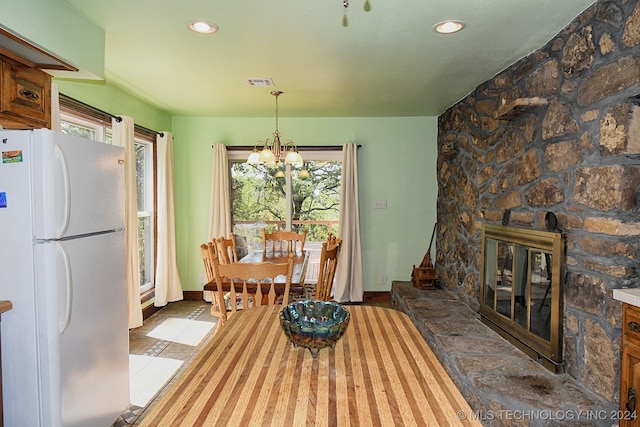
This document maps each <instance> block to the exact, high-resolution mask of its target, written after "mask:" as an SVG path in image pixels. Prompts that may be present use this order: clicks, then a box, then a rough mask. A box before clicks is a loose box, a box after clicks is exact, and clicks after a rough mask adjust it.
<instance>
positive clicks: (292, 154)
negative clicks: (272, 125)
mask: <svg viewBox="0 0 640 427" xmlns="http://www.w3.org/2000/svg"><path fill="white" fill-rule="evenodd" d="M271 95H273V96H275V97H276V130H275V132H273V140H272V139H269V138H267V139H266V140H264V141H258V142H257V143H256V145H255V146H254V147H253V151H252V152H251V154H249V158H248V159H247V163H248V164H250V165H267V166H278V165H279V164H280V163H281V162H282V163H284V164H286V165H291V164H294V163H296V164H297V163H302V157H301V156H300V154H299V153H298V148H297V147H296V145H295V144H294V143H293V141H291V140H287V141H285V142H281V141H280V135H281V133H280V131H278V97H279V96H280V95H282V92H281V91H279V90H274V91H273V92H271ZM259 145H260V146H262V150H260V151H258V146H259Z"/></svg>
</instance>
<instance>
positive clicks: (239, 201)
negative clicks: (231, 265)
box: [229, 150, 342, 283]
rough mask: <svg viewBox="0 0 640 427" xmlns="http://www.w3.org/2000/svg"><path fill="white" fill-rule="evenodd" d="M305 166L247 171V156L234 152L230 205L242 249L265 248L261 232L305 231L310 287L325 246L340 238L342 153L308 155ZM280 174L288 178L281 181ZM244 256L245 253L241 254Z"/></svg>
mask: <svg viewBox="0 0 640 427" xmlns="http://www.w3.org/2000/svg"><path fill="white" fill-rule="evenodd" d="M302 156H303V158H304V160H305V162H304V164H303V165H302V166H286V168H284V169H283V168H275V167H266V166H263V165H257V166H254V165H249V164H247V163H246V158H247V153H246V152H244V151H239V150H238V151H233V150H232V151H230V152H229V159H230V165H229V167H230V173H231V199H232V200H231V204H232V215H231V218H232V222H233V225H234V232H235V233H236V235H239V236H240V239H238V240H239V241H238V246H239V248H241V247H242V246H243V245H244V243H245V242H244V241H245V240H246V241H247V242H248V243H247V249H257V246H258V245H260V244H261V241H262V237H261V233H262V232H261V231H260V230H257V228H259V227H256V223H258V224H260V226H262V225H263V223H264V225H265V228H266V230H267V231H269V232H273V231H275V230H277V229H280V230H292V231H296V232H301V231H302V230H307V239H306V242H307V243H305V249H310V250H311V258H310V262H309V267H308V269H307V283H312V282H313V281H314V280H315V278H316V277H315V274H317V263H318V261H319V257H320V249H321V242H323V241H326V240H327V237H328V235H329V233H333V234H334V235H337V234H339V233H338V232H339V230H338V219H339V214H340V183H341V177H342V151H341V150H335V151H334V150H332V151H317V152H316V151H304V152H303V153H302ZM278 171H281V172H284V177H281V178H279V177H277V176H276V173H277V172H278ZM241 252H243V251H242V250H241Z"/></svg>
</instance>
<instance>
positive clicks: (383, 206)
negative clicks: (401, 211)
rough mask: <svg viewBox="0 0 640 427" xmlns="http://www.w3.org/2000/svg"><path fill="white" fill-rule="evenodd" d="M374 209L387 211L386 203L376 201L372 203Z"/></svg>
mask: <svg viewBox="0 0 640 427" xmlns="http://www.w3.org/2000/svg"><path fill="white" fill-rule="evenodd" d="M373 208H374V209H387V201H386V200H376V201H375V202H373Z"/></svg>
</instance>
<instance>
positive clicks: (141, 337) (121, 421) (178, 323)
mask: <svg viewBox="0 0 640 427" xmlns="http://www.w3.org/2000/svg"><path fill="white" fill-rule="evenodd" d="M217 322H218V319H217V318H216V317H213V316H211V314H210V305H209V304H207V303H206V302H204V301H180V302H175V303H171V304H169V305H168V306H166V307H165V308H163V309H162V310H160V311H159V312H157V313H155V314H154V315H153V316H151V317H149V318H148V319H147V320H145V322H144V325H143V326H141V327H140V328H136V329H132V330H131V331H129V372H130V377H131V384H130V393H131V399H130V401H131V405H130V406H129V408H128V410H127V411H126V412H125V413H123V414H122V415H121V416H120V417H119V418H118V420H117V421H116V422H115V423H114V424H113V427H124V426H135V425H138V423H139V422H140V421H141V420H142V417H143V415H144V410H145V409H146V408H148V407H149V406H150V405H152V404H153V402H154V401H155V400H156V399H158V398H159V397H160V396H161V395H162V391H163V390H164V388H165V386H166V385H169V384H171V382H172V380H173V379H175V378H176V376H177V375H178V374H179V373H180V372H181V370H183V369H184V368H185V367H186V366H187V365H188V364H189V362H190V361H191V359H192V358H193V357H194V356H195V355H196V354H197V352H198V349H199V348H201V347H202V345H204V344H205V343H206V342H207V341H208V340H209V339H210V338H211V337H212V336H213V335H214V334H215V330H216V326H217Z"/></svg>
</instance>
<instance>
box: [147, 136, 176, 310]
mask: <svg viewBox="0 0 640 427" xmlns="http://www.w3.org/2000/svg"><path fill="white" fill-rule="evenodd" d="M156 148H157V153H158V170H157V172H158V179H157V185H158V224H157V225H158V247H157V250H158V258H157V259H158V263H157V270H156V284H155V286H156V289H155V301H154V305H155V306H156V307H162V306H165V305H167V303H168V302H173V301H180V300H182V299H183V294H182V283H181V282H180V276H179V274H178V264H177V261H176V219H175V206H174V202H173V200H174V198H173V191H174V186H173V135H172V134H171V133H169V132H163V133H161V134H159V135H158V136H157V138H156Z"/></svg>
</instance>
